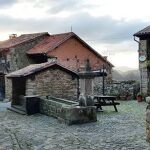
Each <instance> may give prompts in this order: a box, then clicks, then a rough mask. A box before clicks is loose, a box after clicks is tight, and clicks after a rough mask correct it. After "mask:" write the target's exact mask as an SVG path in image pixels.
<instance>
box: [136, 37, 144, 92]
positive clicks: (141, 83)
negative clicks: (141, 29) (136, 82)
mask: <svg viewBox="0 0 150 150" xmlns="http://www.w3.org/2000/svg"><path fill="white" fill-rule="evenodd" d="M134 41H135V42H137V43H138V44H139V49H140V45H141V43H140V42H139V41H138V40H136V38H135V36H134ZM138 51H139V50H138ZM139 70H140V93H142V69H141V68H140V66H139Z"/></svg>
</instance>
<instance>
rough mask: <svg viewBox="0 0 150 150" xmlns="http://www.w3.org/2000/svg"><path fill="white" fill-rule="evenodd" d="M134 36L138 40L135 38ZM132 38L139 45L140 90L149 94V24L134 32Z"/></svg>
mask: <svg viewBox="0 0 150 150" xmlns="http://www.w3.org/2000/svg"><path fill="white" fill-rule="evenodd" d="M136 37H138V38H139V40H136ZM134 40H135V41H136V42H137V43H138V45H139V50H138V53H139V70H140V90H141V92H142V93H144V94H145V95H149V94H150V26H148V27H146V28H144V29H143V30H141V31H139V32H137V33H135V34H134Z"/></svg>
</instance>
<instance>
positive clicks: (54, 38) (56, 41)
mask: <svg viewBox="0 0 150 150" xmlns="http://www.w3.org/2000/svg"><path fill="white" fill-rule="evenodd" d="M73 35H74V33H73V32H69V33H62V34H55V35H51V36H50V37H47V38H45V39H44V40H43V41H41V42H40V43H39V44H37V45H36V46H35V47H33V48H32V49H30V50H29V51H28V52H27V54H41V53H47V52H49V51H51V50H53V49H55V48H56V47H57V46H59V45H60V44H62V43H63V42H65V41H66V40H67V39H69V38H70V37H72V36H73Z"/></svg>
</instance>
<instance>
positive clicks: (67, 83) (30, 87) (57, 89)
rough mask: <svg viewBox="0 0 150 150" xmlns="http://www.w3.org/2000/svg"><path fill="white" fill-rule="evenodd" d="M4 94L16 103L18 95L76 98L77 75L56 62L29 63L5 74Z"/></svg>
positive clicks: (77, 92)
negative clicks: (5, 85) (9, 81)
mask: <svg viewBox="0 0 150 150" xmlns="http://www.w3.org/2000/svg"><path fill="white" fill-rule="evenodd" d="M7 78H8V80H11V85H10V86H9V87H7V88H6V92H7V93H6V95H8V96H9V97H10V99H12V100H13V102H12V103H16V104H17V102H16V101H17V99H19V96H20V95H25V96H30V95H39V96H54V97H58V98H64V99H69V100H77V97H78V94H79V91H78V90H79V89H78V87H79V86H78V85H79V80H78V75H77V74H76V73H75V72H73V71H71V70H69V69H67V68H65V67H64V66H62V65H60V64H58V63H56V62H46V63H41V64H33V65H29V66H27V67H25V68H23V69H20V70H18V71H15V72H12V73H10V74H8V75H7Z"/></svg>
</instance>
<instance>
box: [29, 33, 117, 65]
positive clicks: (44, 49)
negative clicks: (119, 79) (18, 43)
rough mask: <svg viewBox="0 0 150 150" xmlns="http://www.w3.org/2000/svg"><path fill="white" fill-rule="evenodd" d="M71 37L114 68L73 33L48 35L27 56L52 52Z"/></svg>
mask: <svg viewBox="0 0 150 150" xmlns="http://www.w3.org/2000/svg"><path fill="white" fill-rule="evenodd" d="M71 37H75V38H77V39H78V40H79V41H80V42H82V43H83V44H84V45H85V46H86V47H88V48H89V49H90V50H91V51H92V52H94V53H95V54H96V55H97V56H98V57H100V58H101V59H102V60H104V61H105V62H107V63H108V64H109V65H111V66H112V67H114V66H113V64H111V63H110V62H109V61H107V60H106V59H105V58H104V57H103V56H101V55H100V54H99V53H98V52H96V51H95V50H94V49H93V48H92V47H91V46H89V45H88V44H87V43H86V42H85V41H83V40H82V39H81V38H80V37H79V36H77V35H76V34H75V33H73V32H68V33H62V34H55V35H50V37H47V38H45V39H44V40H43V41H41V42H40V43H38V44H37V45H36V46H35V47H33V48H32V49H30V50H29V51H28V52H27V54H30V55H34V54H42V53H48V52H49V51H52V50H54V49H55V48H57V47H58V46H59V45H61V44H62V43H64V42H65V41H66V40H68V39H69V38H71Z"/></svg>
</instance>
